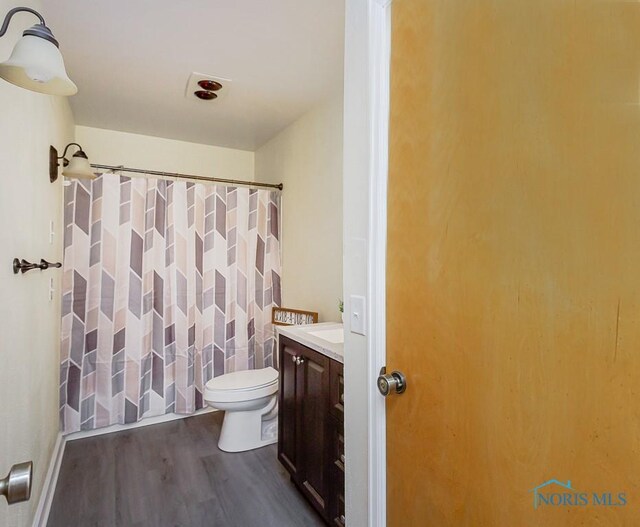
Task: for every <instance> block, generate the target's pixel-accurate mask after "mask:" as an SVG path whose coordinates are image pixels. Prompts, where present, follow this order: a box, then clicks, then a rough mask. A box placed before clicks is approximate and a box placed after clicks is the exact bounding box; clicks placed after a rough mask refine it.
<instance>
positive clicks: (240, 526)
mask: <svg viewBox="0 0 640 527" xmlns="http://www.w3.org/2000/svg"><path fill="white" fill-rule="evenodd" d="M222 417H223V413H222V412H216V413H209V414H204V415H199V416H195V417H189V418H187V419H180V420H178V421H172V422H169V423H163V424H159V425H153V426H146V427H142V428H136V429H134V430H129V431H126V432H117V433H113V434H108V435H102V436H96V437H91V438H87V439H78V440H75V441H70V442H69V443H67V445H66V448H65V452H64V458H63V460H62V466H61V469H60V475H59V478H58V483H57V486H56V491H55V495H54V499H53V504H52V507H51V513H50V515H49V522H48V527H89V526H100V527H108V526H126V527H142V526H145V527H164V526H190V527H191V526H193V527H197V526H208V527H209V526H211V527H213V526H215V527H218V526H225V527H268V526H273V527H289V526H291V527H294V526H295V527H298V526H299V527H314V526H321V525H324V524H323V522H322V520H321V519H320V517H319V516H318V515H317V514H316V512H315V511H314V510H313V509H312V508H311V506H310V505H309V504H307V502H306V501H305V500H304V498H303V497H302V496H301V495H300V494H299V492H298V491H297V490H296V488H295V487H294V486H293V484H292V483H291V482H290V480H289V475H288V473H287V472H286V471H285V470H284V468H283V467H282V466H281V465H280V463H279V462H278V459H277V454H276V445H271V446H268V447H264V448H260V449H258V450H252V451H249V452H242V453H238V454H229V453H225V452H222V451H220V450H219V449H218V447H217V441H218V435H219V432H220V426H221V424H222Z"/></svg>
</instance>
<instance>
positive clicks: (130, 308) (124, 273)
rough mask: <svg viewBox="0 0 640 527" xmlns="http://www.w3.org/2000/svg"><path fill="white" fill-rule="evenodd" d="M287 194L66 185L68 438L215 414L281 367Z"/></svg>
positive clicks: (130, 181)
mask: <svg viewBox="0 0 640 527" xmlns="http://www.w3.org/2000/svg"><path fill="white" fill-rule="evenodd" d="M279 201H280V196H279V193H278V192H275V191H268V190H255V189H248V188H240V187H225V186H220V185H209V184H197V183H188V182H174V181H167V180H161V179H148V178H129V177H124V176H117V175H114V174H105V175H101V176H99V177H98V178H97V179H95V180H93V181H80V180H78V181H73V182H72V183H71V185H70V186H68V187H66V188H65V233H64V276H63V291H62V295H63V297H62V306H63V307H62V342H61V368H60V420H61V428H62V430H63V431H64V432H65V433H69V432H74V431H77V430H89V429H93V428H99V427H103V426H108V425H112V424H116V423H133V422H135V421H137V420H139V419H142V418H144V417H149V416H153V415H160V414H164V413H170V412H175V413H183V414H188V413H192V412H194V411H196V410H198V409H200V408H202V407H203V406H204V404H205V403H204V401H203V390H204V385H205V384H206V382H207V381H208V380H209V379H211V378H212V377H214V376H218V375H221V374H223V373H226V372H231V371H238V370H246V369H253V368H262V367H265V366H271V365H273V364H274V362H275V360H274V353H275V350H274V339H273V329H272V325H271V308H272V306H274V305H275V306H279V305H280V272H281V271H280V236H279V208H280V207H279Z"/></svg>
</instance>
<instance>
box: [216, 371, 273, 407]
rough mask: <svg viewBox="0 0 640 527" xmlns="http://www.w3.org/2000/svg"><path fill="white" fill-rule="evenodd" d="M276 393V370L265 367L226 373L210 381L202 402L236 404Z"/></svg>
mask: <svg viewBox="0 0 640 527" xmlns="http://www.w3.org/2000/svg"><path fill="white" fill-rule="evenodd" d="M277 391H278V370H276V369H274V368H271V367H267V368H262V369H259V370H245V371H236V372H232V373H226V374H224V375H220V376H219V377H215V378H213V379H211V380H210V381H209V382H208V383H207V384H206V385H205V390H204V400H205V401H212V402H236V401H248V400H252V399H259V398H260V397H266V396H269V395H273V394H274V393H276V392H277Z"/></svg>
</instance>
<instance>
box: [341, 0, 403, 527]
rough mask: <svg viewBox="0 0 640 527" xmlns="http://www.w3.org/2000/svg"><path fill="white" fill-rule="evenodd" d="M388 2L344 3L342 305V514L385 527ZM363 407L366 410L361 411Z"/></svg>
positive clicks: (364, 525)
mask: <svg viewBox="0 0 640 527" xmlns="http://www.w3.org/2000/svg"><path fill="white" fill-rule="evenodd" d="M390 22H391V0H346V12H345V86H344V88H345V106H344V115H345V122H344V169H343V177H344V196H343V199H344V213H343V220H344V233H343V234H344V236H343V239H344V300H345V361H344V362H345V397H346V407H345V450H346V452H345V453H346V459H347V462H346V480H345V486H346V517H347V523H348V524H349V526H350V527H385V526H386V512H387V511H386V509H387V507H386V506H387V501H386V500H387V496H386V490H387V489H386V424H385V402H384V398H383V397H382V396H381V395H380V394H379V393H378V390H377V388H376V382H375V381H376V378H377V376H378V372H379V371H380V368H381V367H382V366H383V365H385V358H386V351H385V339H386V331H385V327H386V313H385V297H386V294H385V288H386V245H387V244H386V235H387V229H386V225H387V165H388V129H389V66H390V45H391V42H390V40H391V39H390V35H391V27H390V26H391V24H390ZM351 295H360V296H365V297H366V299H367V312H366V324H365V326H366V336H360V335H354V334H353V333H351V332H350V328H351V324H350V312H351V311H350V307H351V306H350V297H351ZM365 407H366V412H365Z"/></svg>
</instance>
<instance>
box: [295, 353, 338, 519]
mask: <svg viewBox="0 0 640 527" xmlns="http://www.w3.org/2000/svg"><path fill="white" fill-rule="evenodd" d="M298 353H299V354H300V355H301V356H302V357H303V358H304V362H303V363H302V364H300V365H299V366H297V368H298V371H297V375H298V379H297V387H296V388H297V394H296V399H297V403H298V408H299V410H300V419H301V423H300V425H301V428H300V430H301V433H300V434H299V436H298V452H300V457H301V459H304V463H303V464H301V466H299V467H298V471H299V476H298V477H299V482H300V485H301V488H302V491H303V492H304V493H305V494H306V495H307V497H308V498H309V499H310V500H311V503H312V504H313V505H314V506H315V507H316V509H318V511H319V512H320V513H321V514H323V515H324V516H325V517H327V515H328V510H327V501H328V500H327V495H328V478H329V476H330V474H329V473H328V470H327V454H328V452H327V448H328V442H327V439H328V421H327V418H328V409H329V359H328V358H327V357H325V356H324V355H321V354H319V353H316V352H315V351H312V350H310V349H308V348H305V347H302V346H301V347H300V349H298Z"/></svg>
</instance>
